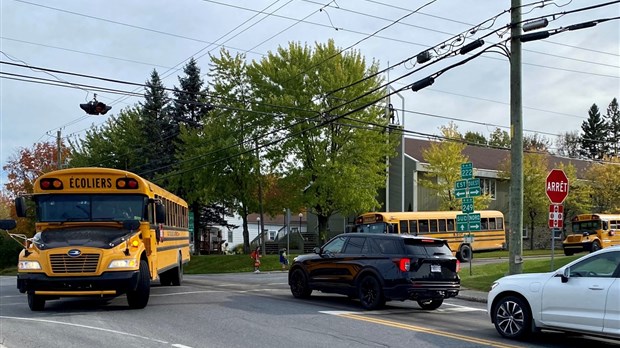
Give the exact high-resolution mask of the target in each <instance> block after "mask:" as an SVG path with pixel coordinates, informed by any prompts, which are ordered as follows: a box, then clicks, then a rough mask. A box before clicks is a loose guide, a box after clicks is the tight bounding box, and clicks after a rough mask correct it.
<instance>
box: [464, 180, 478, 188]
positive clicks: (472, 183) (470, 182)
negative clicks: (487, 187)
mask: <svg viewBox="0 0 620 348" xmlns="http://www.w3.org/2000/svg"><path fill="white" fill-rule="evenodd" d="M467 187H480V178H475V179H467Z"/></svg>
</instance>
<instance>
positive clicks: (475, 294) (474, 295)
mask: <svg viewBox="0 0 620 348" xmlns="http://www.w3.org/2000/svg"><path fill="white" fill-rule="evenodd" d="M487 294H488V293H487V292H486V291H478V290H470V289H466V288H463V287H461V291H459V295H458V296H457V298H460V299H462V300H467V301H474V302H481V303H487Z"/></svg>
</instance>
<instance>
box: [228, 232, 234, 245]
mask: <svg viewBox="0 0 620 348" xmlns="http://www.w3.org/2000/svg"><path fill="white" fill-rule="evenodd" d="M228 243H233V232H232V231H228Z"/></svg>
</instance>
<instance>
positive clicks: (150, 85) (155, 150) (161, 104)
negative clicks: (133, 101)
mask: <svg viewBox="0 0 620 348" xmlns="http://www.w3.org/2000/svg"><path fill="white" fill-rule="evenodd" d="M144 90H145V91H144V102H141V103H140V114H141V120H140V131H141V133H142V136H143V139H144V141H143V142H142V144H144V145H143V146H140V150H141V153H142V159H143V161H144V163H143V164H142V165H141V167H140V173H141V175H142V176H144V177H145V178H147V179H149V180H152V179H154V178H155V177H156V176H158V175H163V174H165V173H166V172H168V171H169V168H170V166H171V165H172V163H173V161H174V140H175V138H176V137H177V136H178V133H174V130H175V129H176V127H175V126H174V122H173V120H172V116H171V115H170V113H169V104H170V98H169V97H168V94H167V93H166V88H165V87H164V85H163V83H162V81H161V79H160V77H159V74H158V73H157V70H155V69H153V72H151V78H150V80H147V81H146V87H145V88H144Z"/></svg>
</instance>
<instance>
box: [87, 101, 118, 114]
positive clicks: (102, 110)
mask: <svg viewBox="0 0 620 348" xmlns="http://www.w3.org/2000/svg"><path fill="white" fill-rule="evenodd" d="M80 108H82V110H84V111H86V113H87V114H89V115H105V114H106V113H107V112H108V111H110V109H112V107H111V106H107V105H105V104H104V103H102V102H99V101H97V100H92V101H89V102H88V103H86V104H80Z"/></svg>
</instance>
